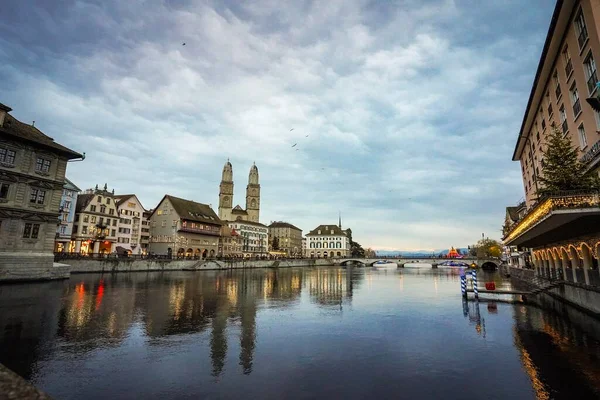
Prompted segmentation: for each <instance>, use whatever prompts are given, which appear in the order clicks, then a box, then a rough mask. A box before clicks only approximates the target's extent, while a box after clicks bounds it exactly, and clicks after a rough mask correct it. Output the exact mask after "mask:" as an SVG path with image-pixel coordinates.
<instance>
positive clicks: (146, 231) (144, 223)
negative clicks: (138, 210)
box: [140, 210, 153, 254]
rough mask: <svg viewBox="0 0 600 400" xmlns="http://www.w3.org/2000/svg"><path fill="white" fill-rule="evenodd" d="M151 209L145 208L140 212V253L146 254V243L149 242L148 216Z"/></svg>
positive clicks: (150, 213)
mask: <svg viewBox="0 0 600 400" xmlns="http://www.w3.org/2000/svg"><path fill="white" fill-rule="evenodd" d="M152 211H153V210H147V211H144V212H143V213H142V228H141V231H142V232H141V233H140V244H141V246H142V254H148V244H149V243H150V216H151V215H152Z"/></svg>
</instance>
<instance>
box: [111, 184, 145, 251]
mask: <svg viewBox="0 0 600 400" xmlns="http://www.w3.org/2000/svg"><path fill="white" fill-rule="evenodd" d="M115 201H116V202H117V212H118V214H119V229H118V230H117V245H116V250H117V252H118V253H129V254H142V253H143V249H142V240H141V239H142V227H143V226H144V224H143V223H142V221H143V219H144V212H145V211H146V210H145V209H144V207H143V206H142V203H141V202H140V200H139V199H138V198H137V196H136V195H135V194H121V195H115Z"/></svg>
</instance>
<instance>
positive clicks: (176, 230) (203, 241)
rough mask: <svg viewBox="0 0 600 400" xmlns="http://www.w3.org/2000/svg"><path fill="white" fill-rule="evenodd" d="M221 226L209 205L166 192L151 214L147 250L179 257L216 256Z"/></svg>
mask: <svg viewBox="0 0 600 400" xmlns="http://www.w3.org/2000/svg"><path fill="white" fill-rule="evenodd" d="M221 226H222V222H221V220H220V219H219V217H218V216H217V214H215V212H214V211H213V209H212V208H211V207H210V206H209V205H207V204H202V203H196V202H195V201H191V200H184V199H180V198H178V197H174V196H170V195H165V196H164V197H163V199H162V200H161V201H160V203H159V204H158V206H156V208H155V209H154V211H153V212H152V214H151V215H150V243H149V245H148V251H149V252H150V253H154V254H165V255H173V256H178V257H198V258H207V257H215V256H216V255H217V254H218V253H217V252H218V248H219V236H220V234H221Z"/></svg>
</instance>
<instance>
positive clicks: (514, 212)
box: [506, 206, 520, 222]
mask: <svg viewBox="0 0 600 400" xmlns="http://www.w3.org/2000/svg"><path fill="white" fill-rule="evenodd" d="M519 209H520V207H516V206H512V207H506V213H507V214H508V216H509V217H510V219H511V220H512V221H513V222H517V221H518V220H519Z"/></svg>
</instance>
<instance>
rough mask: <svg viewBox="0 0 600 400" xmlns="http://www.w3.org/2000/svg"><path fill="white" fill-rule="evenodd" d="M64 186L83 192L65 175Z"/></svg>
mask: <svg viewBox="0 0 600 400" xmlns="http://www.w3.org/2000/svg"><path fill="white" fill-rule="evenodd" d="M1 105H2V103H0V106H1ZM63 188H65V189H68V190H74V191H76V192H81V189H79V188H78V187H77V186H75V184H74V183H73V182H71V181H70V180H69V179H67V178H66V177H65V184H64V185H63Z"/></svg>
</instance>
